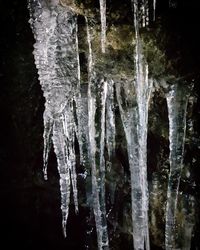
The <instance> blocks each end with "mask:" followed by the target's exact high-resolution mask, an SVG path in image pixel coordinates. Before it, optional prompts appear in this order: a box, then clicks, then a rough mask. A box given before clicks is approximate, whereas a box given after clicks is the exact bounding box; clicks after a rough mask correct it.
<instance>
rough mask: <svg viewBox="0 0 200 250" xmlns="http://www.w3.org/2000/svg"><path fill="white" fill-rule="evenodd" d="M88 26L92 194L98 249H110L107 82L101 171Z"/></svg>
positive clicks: (93, 73) (104, 84)
mask: <svg viewBox="0 0 200 250" xmlns="http://www.w3.org/2000/svg"><path fill="white" fill-rule="evenodd" d="M86 25H87V39H88V47H89V56H88V74H89V84H88V126H89V154H90V156H89V158H90V165H91V168H92V193H93V209H94V215H95V222H96V231H97V241H98V249H99V250H102V249H108V247H109V246H108V245H109V242H108V233H107V222H106V206H105V162H104V140H105V103H106V96H107V82H104V81H103V91H102V95H101V106H102V110H101V111H102V112H101V113H102V114H101V136H100V159H99V162H100V166H99V171H98V170H97V165H96V154H97V144H96V139H95V138H96V127H95V116H96V110H97V104H96V98H97V97H96V93H95V85H96V83H95V80H96V73H95V71H94V68H93V59H92V47H91V35H90V27H89V25H88V20H87V18H86Z"/></svg>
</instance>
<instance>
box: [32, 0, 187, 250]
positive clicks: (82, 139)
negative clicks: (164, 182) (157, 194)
mask: <svg viewBox="0 0 200 250" xmlns="http://www.w3.org/2000/svg"><path fill="white" fill-rule="evenodd" d="M131 1H132V7H133V12H134V27H135V78H134V81H123V82H117V83H115V82H114V81H113V80H105V79H104V77H103V76H99V75H97V72H96V71H95V63H94V60H93V52H92V32H93V30H92V27H91V25H90V24H89V20H88V19H87V18H85V19H86V25H87V42H88V51H89V55H88V88H87V93H85V92H84V91H82V89H81V88H82V87H81V80H80V63H79V51H78V47H79V46H78V36H77V32H78V28H77V27H78V26H77V15H76V14H75V13H74V12H73V11H72V10H71V9H70V8H68V7H63V6H61V5H60V4H59V0H52V1H46V0H29V10H30V17H31V18H30V24H31V27H32V30H33V33H34V37H35V40H36V42H35V45H34V56H35V64H36V67H37V69H38V74H39V80H40V84H41V86H42V90H43V93H44V97H45V100H46V102H45V112H44V176H45V178H46V179H47V163H48V155H49V151H50V148H51V144H52V143H53V147H54V151H55V154H56V157H57V165H58V172H59V175H60V191H61V210H62V218H63V219H62V224H63V232H64V235H65V236H66V223H67V218H68V210H69V203H70V194H71V193H73V200H74V205H75V210H76V211H77V212H78V198H77V176H76V169H75V168H76V154H75V138H77V141H78V144H79V151H80V161H81V164H83V165H84V164H86V162H87V164H89V166H90V168H91V173H92V202H93V211H94V216H95V221H96V231H97V241H98V249H100V250H101V249H109V238H108V231H107V221H106V202H105V172H106V168H105V165H106V164H105V158H104V148H105V145H106V147H107V150H108V156H109V158H111V157H112V155H113V153H114V151H115V132H116V131H115V113H114V89H115V90H116V97H117V102H118V106H119V111H120V115H121V120H122V124H123V127H124V131H125V136H126V141H127V151H128V159H129V166H130V173H131V198H132V221H133V244H134V249H136V250H143V249H147V250H148V249H150V246H149V229H148V186H147V130H148V106H149V101H150V97H151V92H152V89H153V81H152V80H151V79H149V77H148V64H147V63H146V61H145V58H144V56H143V52H142V42H141V38H140V34H139V29H140V27H145V26H146V25H148V24H149V7H148V1H147V0H142V1H138V0H131ZM155 10H156V0H153V11H154V13H153V18H154V19H155ZM100 13H101V48H102V53H105V52H106V0H100ZM133 74H134V73H133ZM133 96H135V100H133ZM167 103H168V110H169V123H170V126H169V128H170V138H169V139H170V177H169V187H168V200H167V212H166V249H167V250H168V249H173V244H174V243H173V237H174V225H175V221H174V220H175V211H176V204H177V195H178V187H179V181H180V175H181V169H182V158H183V157H182V155H183V145H184V134H185V114H186V106H187V98H184V95H183V91H182V88H179V85H173V86H172V87H171V89H170V91H169V92H168V93H167ZM99 108H100V112H99V113H100V117H99V115H98V119H97V109H99ZM96 122H98V125H99V128H97V126H96ZM84 148H87V150H84ZM86 151H87V153H85V152H86ZM86 154H87V155H86ZM97 162H98V164H97ZM71 187H72V192H71Z"/></svg>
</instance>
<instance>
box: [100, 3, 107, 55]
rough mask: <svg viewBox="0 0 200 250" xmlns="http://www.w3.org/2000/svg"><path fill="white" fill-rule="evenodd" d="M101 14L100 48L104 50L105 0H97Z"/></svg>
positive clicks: (103, 51)
mask: <svg viewBox="0 0 200 250" xmlns="http://www.w3.org/2000/svg"><path fill="white" fill-rule="evenodd" d="M99 3H100V15H101V50H102V53H105V52H106V0H99Z"/></svg>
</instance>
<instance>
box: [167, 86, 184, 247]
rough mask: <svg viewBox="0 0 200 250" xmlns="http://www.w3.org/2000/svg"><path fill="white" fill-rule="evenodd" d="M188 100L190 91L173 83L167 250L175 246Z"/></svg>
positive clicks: (170, 97) (170, 108)
mask: <svg viewBox="0 0 200 250" xmlns="http://www.w3.org/2000/svg"><path fill="white" fill-rule="evenodd" d="M187 102H188V91H187V90H186V88H185V87H184V86H181V85H179V84H174V85H172V86H171V89H170V91H169V93H167V106H168V117H169V141H170V157H169V159H170V174H169V181H168V191H167V207H166V227H165V248H166V250H171V249H174V248H175V213H176V208H177V199H178V189H179V183H180V177H181V171H182V166H183V151H184V141H185V128H186V110H187Z"/></svg>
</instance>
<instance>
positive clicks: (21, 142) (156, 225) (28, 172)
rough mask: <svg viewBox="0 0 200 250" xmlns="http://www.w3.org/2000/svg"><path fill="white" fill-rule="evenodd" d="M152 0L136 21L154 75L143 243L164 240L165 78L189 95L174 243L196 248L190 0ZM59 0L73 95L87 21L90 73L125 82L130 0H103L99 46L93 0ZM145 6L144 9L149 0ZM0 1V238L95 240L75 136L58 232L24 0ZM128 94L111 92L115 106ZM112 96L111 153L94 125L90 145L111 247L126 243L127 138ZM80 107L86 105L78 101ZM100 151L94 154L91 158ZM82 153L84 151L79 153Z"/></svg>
mask: <svg viewBox="0 0 200 250" xmlns="http://www.w3.org/2000/svg"><path fill="white" fill-rule="evenodd" d="M149 2H151V1H149ZM156 2H157V3H156V7H157V8H156V13H155V15H156V18H155V21H154V18H153V14H152V13H153V12H152V11H150V13H151V14H150V17H149V25H148V26H146V27H143V28H141V29H140V36H141V43H142V45H143V54H144V56H145V58H146V61H147V63H148V67H149V78H150V79H153V83H154V92H153V96H152V99H151V102H150V106H149V118H148V138H147V139H148V144H147V171H148V186H149V215H148V217H149V233H150V245H151V246H152V247H151V248H152V249H165V246H164V242H165V214H166V207H165V203H166V201H167V186H168V177H169V169H170V166H169V121H168V110H167V102H166V99H165V95H166V93H167V92H168V91H169V89H170V88H171V86H173V85H174V84H177V83H178V84H179V85H180V86H182V88H183V89H187V92H188V93H189V92H190V96H188V107H187V115H186V139H185V151H184V164H183V169H182V175H181V180H180V187H179V196H178V202H177V209H176V225H177V228H176V230H177V238H176V247H177V248H180V249H190V248H191V249H195V248H196V249H198V248H199V242H198V234H199V230H200V228H199V218H198V214H199V203H198V200H199V199H198V198H199V191H200V190H199V183H200V182H199V176H200V175H199V169H198V165H199V162H200V159H199V155H200V152H199V151H200V149H199V145H200V141H199V125H200V124H199V121H200V119H199V118H200V117H199V114H200V113H199V112H200V110H199V107H200V106H199V100H200V97H199V94H200V92H199V72H198V71H199V70H198V69H199V59H200V58H199V57H200V53H199V40H198V39H199V38H197V37H198V34H197V31H198V29H197V28H198V26H197V25H198V22H197V16H198V6H197V4H196V3H195V1H190V2H188V1H178V0H177V1H171V4H170V6H169V5H168V1H163V0H162V1H161V0H160V1H158V0H157V1H156ZM47 3H49V2H48V1H47ZM50 4H52V5H55V4H57V1H51V3H50ZM60 5H61V6H62V8H66V9H67V8H69V7H70V11H72V13H74V15H77V23H78V44H79V59H80V86H81V90H82V91H81V95H82V96H81V97H82V99H81V101H82V102H84V101H85V102H86V103H87V98H86V97H85V96H86V95H87V91H88V73H89V68H88V60H89V59H88V54H89V48H88V41H87V21H88V23H89V25H90V27H92V30H90V31H91V46H92V53H93V65H94V66H93V67H94V70H95V74H96V76H95V81H96V82H98V81H97V79H98V78H99V79H102V75H103V77H104V80H107V82H109V81H111V80H112V81H113V82H114V85H115V84H116V83H120V84H121V85H123V84H124V83H126V84H128V82H133V81H134V77H135V72H136V67H135V66H134V65H135V61H134V53H135V47H136V40H135V29H134V20H133V14H132V10H131V1H128V0H127V1H119V0H117V1H107V13H106V23H107V30H106V48H105V53H102V52H101V50H102V48H101V41H100V37H101V35H100V33H101V18H100V6H99V1H89V0H87V1H67V0H62V1H60ZM150 9H151V10H153V1H152V3H151V4H150ZM0 11H1V15H0V16H1V22H0V23H1V24H2V29H1V31H2V36H1V39H0V43H1V48H2V50H1V57H2V60H1V61H2V65H1V71H0V77H1V82H2V91H1V94H0V95H1V99H0V102H1V105H0V106H1V113H2V122H1V131H2V132H3V133H1V136H2V140H1V146H0V161H1V166H2V167H1V170H0V171H1V175H0V176H1V177H0V179H1V184H0V185H1V199H2V203H3V205H2V207H1V209H2V213H1V214H2V215H3V222H2V223H3V224H2V225H3V227H4V233H3V237H2V238H4V239H6V240H5V241H8V242H10V241H11V239H12V240H13V242H14V243H15V245H18V246H22V245H23V246H26V247H28V248H30V249H32V248H33V249H34V248H36V247H37V248H39V249H66V248H69V249H97V240H96V237H98V235H96V229H95V216H94V215H93V212H92V209H91V204H92V200H91V199H92V198H91V183H92V176H91V173H90V171H91V168H90V167H85V165H84V164H83V163H82V162H81V159H80V157H79V155H80V154H81V152H80V150H79V149H78V141H76V142H75V152H76V157H77V162H76V171H77V185H78V196H79V214H78V215H75V214H74V205H73V202H71V205H70V207H69V218H68V224H67V238H66V239H64V238H62V227H61V221H62V219H61V211H60V208H59V207H60V203H61V201H60V191H59V175H58V172H57V170H56V169H57V163H56V157H55V154H54V152H53V150H51V151H50V156H49V167H48V168H49V172H48V177H49V180H48V182H46V181H44V179H43V176H42V168H43V167H42V166H43V163H42V154H43V153H42V151H43V142H42V133H43V125H42V124H43V122H42V116H43V111H44V102H45V100H44V98H43V97H42V96H43V93H42V91H41V90H40V85H39V82H38V80H37V78H38V75H37V72H36V70H35V66H34V59H33V56H32V50H33V44H34V39H33V36H32V33H31V30H30V27H29V24H28V20H29V13H28V10H27V4H26V2H25V1H20V2H19V1H18V2H17V1H6V2H4V3H1V6H0ZM85 17H87V21H86V20H85ZM95 81H93V82H95ZM104 82H105V81H104ZM109 86H110V85H109ZM115 86H116V85H115ZM126 86H127V85H126ZM99 88H101V89H104V88H105V85H104V84H102V85H101V86H99ZM115 88H116V87H115ZM124 89H125V90H126V88H124ZM43 90H44V89H43ZM92 91H93V94H96V93H97V92H98V91H99V90H98V89H97V88H94V89H92ZM115 92H116V90H115ZM134 94H135V93H134V90H133V91H132V96H129V95H128V93H127V92H123V91H122V92H120V95H119V96H121V97H122V106H123V105H125V106H123V107H127V109H128V108H131V107H135V105H136V100H135V96H134ZM45 97H46V96H45ZM54 97H55V96H54ZM84 98H85V99H84ZM96 100H97V102H98V105H99V107H100V106H102V105H103V99H102V96H101V95H99V96H98V97H97V99H96ZM107 101H109V100H107ZM110 101H112V100H110ZM114 102H115V104H114V105H113V109H114V110H115V124H116V128H115V129H116V132H115V133H116V135H115V138H116V143H115V154H114V155H113V154H112V153H111V152H109V148H110V147H107V146H106V147H105V149H102V148H101V145H100V144H101V134H99V135H98V138H97V147H99V148H100V150H104V155H105V161H106V162H107V164H106V174H105V193H106V219H107V227H108V235H109V244H110V248H111V249H115V250H117V249H122V248H123V249H133V242H132V230H133V227H132V216H131V209H132V208H131V179H130V174H131V173H130V170H129V164H130V159H129V158H128V155H129V154H128V152H127V139H128V138H127V135H126V131H124V125H123V121H122V118H121V113H120V112H121V111H120V106H119V104H118V103H117V93H115V96H114ZM126 105H127V106H126ZM86 106H87V104H86ZM53 107H54V105H53ZM100 110H102V109H101V108H100V109H99V110H97V113H99V112H100ZM124 111H126V110H124ZM82 112H85V110H84V109H82ZM83 117H84V116H82V118H81V120H83ZM96 122H99V125H98V126H99V127H96V128H95V129H96V130H97V131H102V123H101V122H102V119H101V116H99V117H96ZM77 140H78V138H77ZM87 150H88V149H84V151H87ZM97 154H99V152H98V151H97ZM100 156H101V155H98V157H99V159H100ZM87 160H88V159H87V158H86V159H85V161H87ZM97 168H98V163H97ZM86 175H87V178H86V179H85V176H86ZM101 176H102V175H101ZM77 228H78V229H77ZM97 234H98V232H97ZM190 242H191V246H190ZM7 244H11V243H7ZM9 247H11V246H9ZM9 247H8V248H9ZM168 249H170V247H169V248H168Z"/></svg>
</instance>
